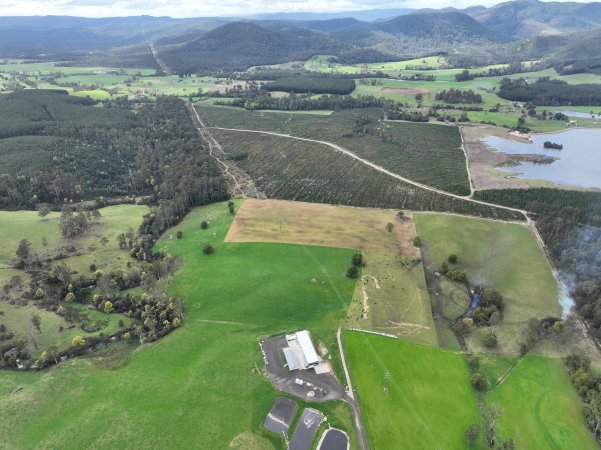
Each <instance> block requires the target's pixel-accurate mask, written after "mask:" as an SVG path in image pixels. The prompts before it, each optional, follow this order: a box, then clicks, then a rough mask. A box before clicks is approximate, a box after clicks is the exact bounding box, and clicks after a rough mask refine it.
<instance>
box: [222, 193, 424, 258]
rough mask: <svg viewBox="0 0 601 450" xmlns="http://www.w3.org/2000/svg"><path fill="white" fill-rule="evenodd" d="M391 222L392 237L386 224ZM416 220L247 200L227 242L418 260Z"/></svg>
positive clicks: (408, 216) (380, 211) (384, 213)
mask: <svg viewBox="0 0 601 450" xmlns="http://www.w3.org/2000/svg"><path fill="white" fill-rule="evenodd" d="M388 223H392V224H393V229H392V232H388V231H387V228H386V226H387V224H388ZM415 235H416V232H415V224H414V222H413V219H412V215H411V213H409V212H406V213H405V217H404V219H403V220H401V219H399V218H398V216H397V211H394V210H386V209H368V208H353V207H348V206H333V205H324V204H319V203H302V202H293V201H285V200H257V199H250V198H249V199H247V200H245V201H244V203H243V204H242V206H241V207H240V209H239V210H238V213H237V214H236V218H235V219H234V222H233V223H232V225H231V227H230V230H229V232H228V234H227V236H226V238H225V241H226V242H286V243H291V244H305V245H322V246H327V247H341V248H353V249H357V250H371V251H376V252H383V253H389V254H390V253H392V254H398V253H401V254H403V255H407V256H415V257H417V256H418V255H419V251H418V249H416V248H415V247H413V244H412V241H413V238H414V237H415Z"/></svg>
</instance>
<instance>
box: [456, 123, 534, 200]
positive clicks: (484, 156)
mask: <svg viewBox="0 0 601 450" xmlns="http://www.w3.org/2000/svg"><path fill="white" fill-rule="evenodd" d="M461 134H462V135H463V140H464V144H463V145H464V148H465V153H466V155H467V158H468V163H469V167H470V173H471V176H472V181H473V183H474V189H504V188H526V187H528V186H529V183H528V181H527V180H520V179H516V178H512V176H514V174H509V173H507V174H504V173H503V172H501V171H499V170H497V167H503V166H510V165H515V164H516V155H510V154H507V153H502V152H497V151H494V150H492V149H491V148H490V147H489V146H488V145H486V144H485V143H484V142H481V141H480V139H482V138H483V137H485V136H490V135H493V136H501V137H509V135H508V134H507V130H505V129H504V128H499V127H494V126H478V127H463V128H462V129H461Z"/></svg>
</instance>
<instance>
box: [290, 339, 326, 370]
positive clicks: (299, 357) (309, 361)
mask: <svg viewBox="0 0 601 450" xmlns="http://www.w3.org/2000/svg"><path fill="white" fill-rule="evenodd" d="M286 342H287V343H288V347H285V348H284V349H283V351H284V357H285V358H286V363H287V364H288V369H289V370H298V369H300V370H306V369H311V368H313V367H317V366H318V365H319V363H320V359H319V356H317V352H316V351H315V346H314V345H313V341H311V335H310V334H309V332H308V331H307V330H303V331H298V332H296V333H294V334H288V335H286Z"/></svg>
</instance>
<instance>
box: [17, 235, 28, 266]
mask: <svg viewBox="0 0 601 450" xmlns="http://www.w3.org/2000/svg"><path fill="white" fill-rule="evenodd" d="M29 247H31V243H30V242H29V241H28V240H27V239H21V242H19V246H18V247H17V251H16V254H17V258H19V259H20V260H21V261H27V260H28V259H29Z"/></svg>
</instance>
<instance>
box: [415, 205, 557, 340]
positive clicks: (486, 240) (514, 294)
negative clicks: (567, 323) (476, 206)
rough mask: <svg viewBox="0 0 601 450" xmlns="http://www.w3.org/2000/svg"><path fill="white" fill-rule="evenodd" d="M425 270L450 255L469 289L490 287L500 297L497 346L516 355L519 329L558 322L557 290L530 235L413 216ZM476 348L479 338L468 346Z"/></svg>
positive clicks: (497, 225)
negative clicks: (550, 319) (546, 320)
mask: <svg viewBox="0 0 601 450" xmlns="http://www.w3.org/2000/svg"><path fill="white" fill-rule="evenodd" d="M415 221H416V226H417V233H418V235H419V236H420V237H421V238H422V240H423V243H424V246H423V250H424V252H425V258H426V263H427V266H428V270H438V268H439V267H440V265H441V264H442V262H443V261H446V260H447V258H448V256H449V255H450V254H456V255H457V256H458V258H459V259H458V262H457V264H456V266H455V267H453V268H456V269H458V270H462V271H465V272H466V274H467V276H468V279H469V281H470V284H471V285H472V286H474V285H477V284H482V285H485V286H489V287H492V288H494V289H496V290H497V291H499V292H500V293H501V294H503V296H504V297H505V311H504V317H503V321H502V322H501V324H500V325H499V326H498V327H497V335H498V336H499V344H500V346H501V347H502V348H504V349H505V350H514V351H515V350H516V348H515V344H516V342H515V341H516V339H517V333H518V330H519V328H520V327H521V326H522V325H523V324H524V323H525V322H526V321H528V319H530V318H533V317H537V318H542V317H547V316H559V315H560V314H561V307H560V305H559V302H558V298H559V290H558V286H557V283H556V281H555V279H554V277H553V274H552V271H551V266H550V264H549V262H548V260H547V259H546V257H545V254H544V252H543V250H542V248H541V247H540V245H539V244H538V242H537V241H536V238H535V237H534V235H533V233H532V231H531V230H529V229H528V228H527V227H525V226H523V225H519V224H513V223H503V222H497V221H491V220H482V219H472V218H467V217H460V216H453V215H444V214H429V213H423V214H421V213H420V214H415ZM469 344H470V347H474V348H479V346H480V341H479V333H474V335H473V337H472V339H470V340H469Z"/></svg>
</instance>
